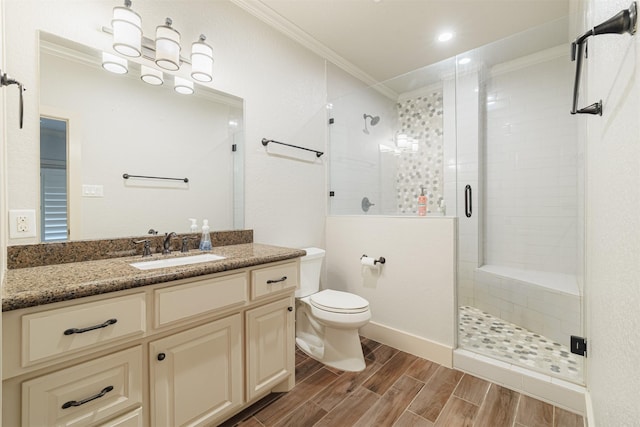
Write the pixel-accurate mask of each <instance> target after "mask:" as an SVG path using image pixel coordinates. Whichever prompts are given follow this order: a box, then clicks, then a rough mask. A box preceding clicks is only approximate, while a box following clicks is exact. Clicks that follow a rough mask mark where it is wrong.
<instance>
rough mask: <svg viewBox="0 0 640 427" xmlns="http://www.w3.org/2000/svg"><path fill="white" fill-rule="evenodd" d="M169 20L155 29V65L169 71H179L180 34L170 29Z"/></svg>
mask: <svg viewBox="0 0 640 427" xmlns="http://www.w3.org/2000/svg"><path fill="white" fill-rule="evenodd" d="M171 24H173V21H171V18H167V19H166V20H165V25H158V26H157V27H156V64H158V66H159V67H161V68H164V69H165V70H169V71H177V70H179V69H180V33H179V32H177V31H176V30H175V29H174V28H172V27H171Z"/></svg>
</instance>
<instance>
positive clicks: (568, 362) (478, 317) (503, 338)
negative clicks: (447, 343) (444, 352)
mask: <svg viewBox="0 0 640 427" xmlns="http://www.w3.org/2000/svg"><path fill="white" fill-rule="evenodd" d="M458 316H459V322H458V330H459V332H460V333H459V338H458V339H459V341H460V342H459V346H460V347H461V348H465V349H467V350H471V351H474V352H476V353H481V354H484V355H486V356H490V357H493V358H495V359H498V360H501V361H504V362H507V363H511V364H517V365H521V366H526V367H528V368H531V369H532V370H535V371H537V372H541V373H544V374H547V375H550V376H552V377H557V378H562V379H564V380H567V381H571V382H573V383H577V384H581V383H583V376H582V369H583V358H582V356H578V355H576V354H573V353H571V351H570V350H569V347H567V346H564V345H562V344H560V343H557V342H554V341H553V340H551V339H549V338H546V337H545V336H543V335H540V334H536V333H534V332H531V331H528V330H526V329H524V328H522V327H520V326H518V325H514V324H513V323H509V322H507V321H505V320H502V319H500V318H499V317H495V316H492V315H491V314H489V313H486V312H484V311H481V310H478V309H477V308H475V307H468V306H466V307H460V308H459V311H458Z"/></svg>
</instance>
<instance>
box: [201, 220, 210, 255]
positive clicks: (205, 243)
mask: <svg viewBox="0 0 640 427" xmlns="http://www.w3.org/2000/svg"><path fill="white" fill-rule="evenodd" d="M200 250H201V251H210V250H211V235H210V234H209V220H206V219H205V220H203V221H202V237H201V238H200Z"/></svg>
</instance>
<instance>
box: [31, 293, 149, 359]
mask: <svg viewBox="0 0 640 427" xmlns="http://www.w3.org/2000/svg"><path fill="white" fill-rule="evenodd" d="M145 313H146V311H145V296H144V293H140V294H134V295H128V296H125V297H119V298H112V299H108V300H104V301H97V302H92V303H86V304H78V305H74V306H70V307H65V308H59V309H56V310H48V311H43V312H39V313H34V314H28V315H26V316H24V317H23V318H22V366H23V367H25V366H29V365H31V364H33V363H36V362H41V361H44V360H47V359H52V358H55V357H59V356H61V355H65V354H69V353H73V352H76V351H79V350H82V349H86V348H91V347H96V346H98V345H101V344H103V343H107V342H110V341H114V340H117V339H121V338H123V337H126V336H130V335H142V334H143V333H144V332H145V330H146V314H145Z"/></svg>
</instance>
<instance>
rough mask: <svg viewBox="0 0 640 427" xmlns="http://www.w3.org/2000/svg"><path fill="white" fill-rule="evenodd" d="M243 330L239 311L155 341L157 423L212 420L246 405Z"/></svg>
mask: <svg viewBox="0 0 640 427" xmlns="http://www.w3.org/2000/svg"><path fill="white" fill-rule="evenodd" d="M241 336H242V321H241V318H240V314H234V315H232V316H228V317H225V318H223V319H220V320H216V321H214V322H211V323H207V324H206V325H203V326H199V327H197V328H193V329H189V330H187V331H184V332H180V333H177V334H174V335H171V336H168V337H166V338H162V339H160V340H157V341H152V342H151V343H150V344H149V368H150V369H149V372H150V376H149V380H150V385H151V425H152V426H186V425H205V424H211V423H212V422H213V421H215V420H219V419H221V418H223V417H224V416H225V415H230V414H232V413H233V411H234V410H235V409H238V408H239V407H241V406H242V397H243V396H242V379H243V375H242V371H243V363H242V340H241Z"/></svg>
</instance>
